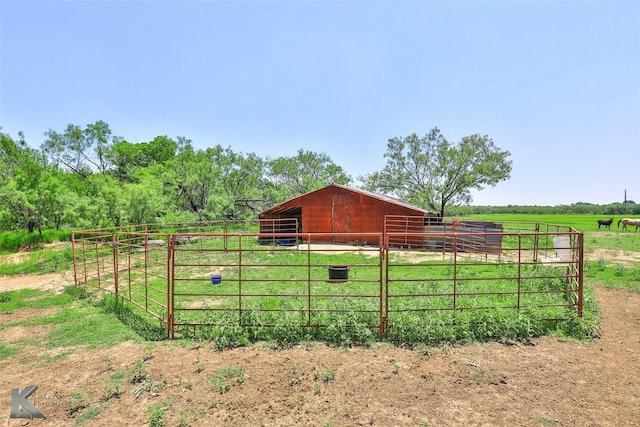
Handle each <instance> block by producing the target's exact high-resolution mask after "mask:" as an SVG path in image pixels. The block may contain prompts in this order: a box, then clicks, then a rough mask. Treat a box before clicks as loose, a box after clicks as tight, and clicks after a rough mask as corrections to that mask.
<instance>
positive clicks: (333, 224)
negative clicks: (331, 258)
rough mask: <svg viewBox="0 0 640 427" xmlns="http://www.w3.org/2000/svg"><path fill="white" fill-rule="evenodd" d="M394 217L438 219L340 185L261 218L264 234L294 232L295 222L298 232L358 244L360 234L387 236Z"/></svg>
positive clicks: (288, 203)
mask: <svg viewBox="0 0 640 427" xmlns="http://www.w3.org/2000/svg"><path fill="white" fill-rule="evenodd" d="M391 216H397V217H403V218H405V217H406V218H409V217H411V218H424V222H428V221H429V218H433V219H436V218H437V215H436V214H435V213H432V212H430V211H428V210H426V209H423V208H421V207H418V206H414V205H410V204H407V203H403V202H401V201H399V200H396V199H393V198H391V197H387V196H382V195H380V194H376V193H372V192H369V191H365V190H361V189H357V188H351V187H347V186H344V185H340V184H330V185H327V186H326V187H323V188H320V189H318V190H314V191H311V192H309V193H306V194H303V195H301V196H298V197H295V198H293V199H290V200H287V201H286V202H284V203H281V204H279V205H276V206H273V207H271V208H269V209H267V210H265V211H263V212H262V213H260V215H259V218H260V224H261V225H260V232H261V234H262V233H274V232H275V233H277V232H287V231H288V232H294V231H293V230H291V228H290V227H291V226H290V224H291V223H290V222H287V221H289V220H293V219H295V220H296V221H295V223H296V224H297V225H296V227H297V230H296V231H297V232H298V233H327V237H326V239H324V238H323V240H326V241H329V242H343V243H346V242H349V243H355V242H356V241H358V240H362V238H361V236H358V233H384V230H385V219H386V218H388V217H391ZM269 220H273V222H270V221H269ZM279 221H282V222H279ZM420 222H423V221H420ZM275 224H281V225H275ZM284 224H289V225H284ZM283 227H284V228H283ZM287 227H288V228H287ZM416 231H422V229H420V230H416ZM347 233H350V234H349V235H348V236H347V235H346V234H347ZM329 234H330V235H329Z"/></svg>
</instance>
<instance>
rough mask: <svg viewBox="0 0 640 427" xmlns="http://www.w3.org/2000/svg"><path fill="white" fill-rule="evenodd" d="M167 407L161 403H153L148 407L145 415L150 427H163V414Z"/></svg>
mask: <svg viewBox="0 0 640 427" xmlns="http://www.w3.org/2000/svg"><path fill="white" fill-rule="evenodd" d="M167 409H169V408H168V406H166V405H163V404H162V403H155V404H153V405H151V406H150V407H149V409H148V410H147V414H148V415H149V418H147V422H148V423H149V426H150V427H162V426H164V417H165V412H166V411H167Z"/></svg>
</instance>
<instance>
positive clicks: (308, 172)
mask: <svg viewBox="0 0 640 427" xmlns="http://www.w3.org/2000/svg"><path fill="white" fill-rule="evenodd" d="M267 165H268V169H267V178H268V179H269V181H270V182H271V184H272V188H273V192H274V195H273V197H274V198H275V200H274V202H281V201H284V200H288V199H291V198H293V197H297V196H299V195H301V194H305V193H308V192H310V191H313V190H317V189H318V188H322V187H325V186H327V185H329V184H332V183H336V184H343V185H348V184H349V183H350V182H351V177H350V176H349V175H348V174H347V173H346V172H345V171H344V170H343V169H342V167H341V166H338V165H336V164H335V163H334V162H333V160H331V157H329V156H328V155H327V154H325V153H314V152H313V151H304V150H302V149H300V150H298V153H297V155H295V156H291V157H278V158H275V159H267Z"/></svg>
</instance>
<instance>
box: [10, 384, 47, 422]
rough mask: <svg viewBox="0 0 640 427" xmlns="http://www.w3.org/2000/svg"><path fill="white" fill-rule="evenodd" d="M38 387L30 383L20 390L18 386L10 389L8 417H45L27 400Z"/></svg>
mask: <svg viewBox="0 0 640 427" xmlns="http://www.w3.org/2000/svg"><path fill="white" fill-rule="evenodd" d="M37 389H38V386H37V385H30V386H28V387H25V389H24V390H22V391H20V389H19V388H14V389H13V390H11V414H10V415H9V416H10V418H29V419H33V418H47V417H45V415H44V414H43V413H42V412H40V411H39V410H38V408H36V407H35V406H33V405H32V404H31V403H29V401H28V400H27V397H29V396H31V395H32V394H33V393H35V392H36V390H37Z"/></svg>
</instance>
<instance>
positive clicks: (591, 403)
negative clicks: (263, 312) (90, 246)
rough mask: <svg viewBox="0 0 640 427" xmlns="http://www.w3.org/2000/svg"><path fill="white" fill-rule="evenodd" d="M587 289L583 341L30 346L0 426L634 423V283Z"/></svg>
mask: <svg viewBox="0 0 640 427" xmlns="http://www.w3.org/2000/svg"><path fill="white" fill-rule="evenodd" d="M15 280H17V281H19V282H18V283H12V280H10V279H7V278H4V279H3V281H0V289H2V290H6V289H16V288H18V287H19V286H35V285H34V284H36V283H39V284H40V285H44V286H45V287H46V284H45V283H43V282H45V281H46V280H51V281H52V282H54V284H52V285H51V286H52V287H53V288H54V289H56V288H57V287H58V286H60V285H61V284H62V281H64V280H66V279H65V278H60V277H58V276H56V275H50V276H48V277H47V278H45V277H42V276H40V277H31V278H25V277H18V278H15ZM58 281H60V283H58ZM66 283H69V282H68V281H67V282H66ZM596 297H597V299H598V302H599V305H600V308H601V319H602V333H601V336H600V337H599V338H597V339H594V340H591V341H587V342H575V341H567V340H562V339H559V338H551V337H545V338H540V339H535V340H532V341H531V343H529V344H527V345H525V344H521V343H508V344H501V343H485V344H477V345H468V346H451V347H442V348H436V349H433V350H432V351H431V353H430V354H427V355H425V354H420V353H418V352H415V351H410V350H406V349H399V348H393V347H390V346H388V345H382V344H381V345H377V346H374V347H373V348H349V349H335V348H329V347H326V346H324V345H321V344H313V345H311V344H310V345H308V346H298V347H296V348H292V349H288V350H279V351H274V350H271V349H269V348H268V347H267V346H266V345H264V344H255V345H252V346H250V347H244V348H238V349H234V350H228V351H223V352H215V351H213V350H212V346H210V345H209V344H208V343H198V342H186V343H185V342H180V341H173V342H170V341H165V342H159V343H152V344H149V343H146V344H137V343H133V342H125V343H121V344H119V345H117V346H114V347H110V348H97V349H85V348H64V349H61V350H60V349H59V354H60V356H61V357H59V358H55V357H52V355H54V354H53V353H51V352H47V351H45V349H43V348H42V346H38V345H31V346H27V347H26V348H25V350H24V352H23V353H22V354H19V355H16V356H12V357H8V358H6V359H4V360H2V361H0V425H7V426H22V425H32V426H73V425H77V424H76V422H77V421H78V420H79V417H81V416H82V415H83V414H84V413H85V412H86V411H87V410H88V409H89V408H97V407H99V408H100V413H99V414H98V415H97V416H95V417H94V418H93V419H91V420H89V421H87V424H86V425H89V426H99V427H102V426H109V427H111V426H114V425H148V424H149V420H150V417H151V415H150V412H149V410H150V408H152V407H156V408H160V409H159V411H161V412H162V413H163V414H164V425H172V426H175V425H181V424H180V423H182V425H194V426H195V425H216V426H257V425H265V426H294V425H295V426H302V425H305V426H306V425H310V426H311V425H313V426H316V425H317V426H321V425H327V426H329V425H330V426H358V425H363V426H367V425H374V426H416V425H424V426H426V425H429V426H452V425H464V426H549V425H557V426H637V425H638V420H640V368H639V366H640V310H639V309H638V308H639V307H640V294H637V293H632V292H629V291H624V290H612V289H607V288H603V287H599V286H596ZM37 311H38V310H35V309H24V310H16V311H15V312H11V313H3V314H2V317H0V319H1V321H2V322H12V321H15V320H17V319H21V318H24V316H25V315H27V316H29V317H30V316H33V315H35V314H36V312H37ZM42 314H44V313H40V315H42ZM42 332H43V331H40V330H38V329H33V330H30V328H29V327H21V328H20V329H13V328H9V329H8V330H4V331H0V340H1V341H2V343H3V344H5V345H9V346H10V345H12V344H13V343H15V341H17V340H20V339H23V338H24V336H25V335H32V336H35V337H37V336H39V334H40V333H42ZM54 356H55V355H54ZM224 368H226V369H229V368H234V369H237V370H240V372H242V377H241V378H237V377H232V378H226V379H224V382H225V384H226V386H224V387H223V386H221V384H219V383H217V382H216V378H218V377H219V376H220V370H221V369H224ZM135 372H138V373H140V374H141V375H140V376H139V378H138V382H132V379H134V378H135V377H136V375H135ZM114 378H122V379H121V380H117V379H114ZM118 381H120V382H118ZM32 384H37V385H38V386H39V389H38V391H37V392H36V394H34V395H33V396H32V397H30V398H29V401H30V402H31V403H33V404H34V405H35V406H36V407H38V408H39V409H40V410H42V411H43V412H44V413H45V414H46V415H47V416H48V419H47V420H38V419H34V420H17V419H10V418H9V417H8V415H9V408H10V400H11V392H10V389H12V388H24V387H26V386H28V385H32ZM136 394H137V397H136ZM153 405H157V406H153Z"/></svg>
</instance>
